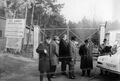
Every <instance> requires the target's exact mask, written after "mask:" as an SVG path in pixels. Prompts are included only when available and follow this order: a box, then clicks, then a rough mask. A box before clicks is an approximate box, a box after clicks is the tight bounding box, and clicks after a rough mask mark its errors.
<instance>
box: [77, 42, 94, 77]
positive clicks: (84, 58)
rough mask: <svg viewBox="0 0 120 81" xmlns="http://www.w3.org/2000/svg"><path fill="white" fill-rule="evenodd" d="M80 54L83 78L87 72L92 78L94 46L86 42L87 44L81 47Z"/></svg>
mask: <svg viewBox="0 0 120 81" xmlns="http://www.w3.org/2000/svg"><path fill="white" fill-rule="evenodd" d="M79 54H80V56H81V65H80V68H81V69H82V76H84V75H85V72H86V71H87V76H90V72H91V69H93V59H92V45H91V44H90V43H89V41H88V40H85V44H83V45H81V46H80V49H79Z"/></svg>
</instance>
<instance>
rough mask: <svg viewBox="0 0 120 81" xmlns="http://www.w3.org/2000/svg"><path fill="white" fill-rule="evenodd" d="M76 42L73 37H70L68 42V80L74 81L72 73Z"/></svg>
mask: <svg viewBox="0 0 120 81" xmlns="http://www.w3.org/2000/svg"><path fill="white" fill-rule="evenodd" d="M75 42H76V37H75V36H73V37H71V40H70V62H69V78H70V79H75V73H74V70H75V69H74V68H75V62H76V53H77V50H76V49H77V46H76V44H75Z"/></svg>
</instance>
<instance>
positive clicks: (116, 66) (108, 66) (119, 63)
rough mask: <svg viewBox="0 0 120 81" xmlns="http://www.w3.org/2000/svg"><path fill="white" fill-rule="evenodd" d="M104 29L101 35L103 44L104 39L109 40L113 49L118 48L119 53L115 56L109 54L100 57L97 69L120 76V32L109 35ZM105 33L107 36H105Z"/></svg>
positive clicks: (109, 32)
mask: <svg viewBox="0 0 120 81" xmlns="http://www.w3.org/2000/svg"><path fill="white" fill-rule="evenodd" d="M103 30H104V29H102V31H101V33H102V34H100V35H102V36H100V37H101V38H100V39H101V43H102V40H103V39H104V38H106V39H107V40H109V45H110V46H111V47H114V46H116V47H117V48H116V49H117V51H116V52H115V53H113V54H107V55H103V56H98V59H97V67H98V68H100V69H102V70H103V71H108V72H112V73H116V74H120V30H111V31H108V32H107V34H106V33H105V30H104V31H103ZM103 33H105V35H106V36H105V35H104V34H103Z"/></svg>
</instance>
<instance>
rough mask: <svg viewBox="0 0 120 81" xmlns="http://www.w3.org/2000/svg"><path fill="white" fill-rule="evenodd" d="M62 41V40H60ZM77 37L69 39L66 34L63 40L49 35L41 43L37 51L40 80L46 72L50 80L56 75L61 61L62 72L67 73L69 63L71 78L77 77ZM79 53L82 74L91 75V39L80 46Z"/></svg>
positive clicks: (41, 80)
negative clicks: (75, 71) (75, 70)
mask: <svg viewBox="0 0 120 81" xmlns="http://www.w3.org/2000/svg"><path fill="white" fill-rule="evenodd" d="M59 41H60V42H59ZM77 49H78V47H77V46H76V37H75V36H73V37H71V38H70V40H69V39H68V37H67V35H66V34H65V35H64V36H63V37H62V39H61V40H59V37H57V36H54V37H53V39H51V38H50V37H47V38H46V40H45V42H43V43H41V44H39V46H38V48H37V49H36V52H37V53H38V54H39V71H40V81H43V74H44V72H46V74H47V78H48V81H51V78H52V77H55V71H56V68H57V65H58V63H59V62H61V74H62V75H67V71H66V68H67V65H68V67H69V72H68V76H69V78H70V79H75V73H74V69H75V63H76V57H77V56H76V55H77V53H78V52H77ZM79 55H80V56H81V65H80V68H81V69H82V76H84V75H85V72H86V71H87V75H88V76H90V70H91V69H92V68H93V61H92V45H91V44H90V43H89V40H85V43H84V44H83V45H81V46H80V48H79Z"/></svg>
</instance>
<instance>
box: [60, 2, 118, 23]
mask: <svg viewBox="0 0 120 81" xmlns="http://www.w3.org/2000/svg"><path fill="white" fill-rule="evenodd" d="M113 1H114V0H58V2H59V3H64V4H65V5H64V7H63V9H62V10H61V14H62V15H64V17H65V18H66V19H67V21H69V20H71V21H73V22H79V21H80V20H82V18H83V17H86V18H87V19H89V20H97V21H103V22H104V21H111V20H112V18H113V9H114V8H113V5H114V4H113ZM119 1H120V0H119Z"/></svg>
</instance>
